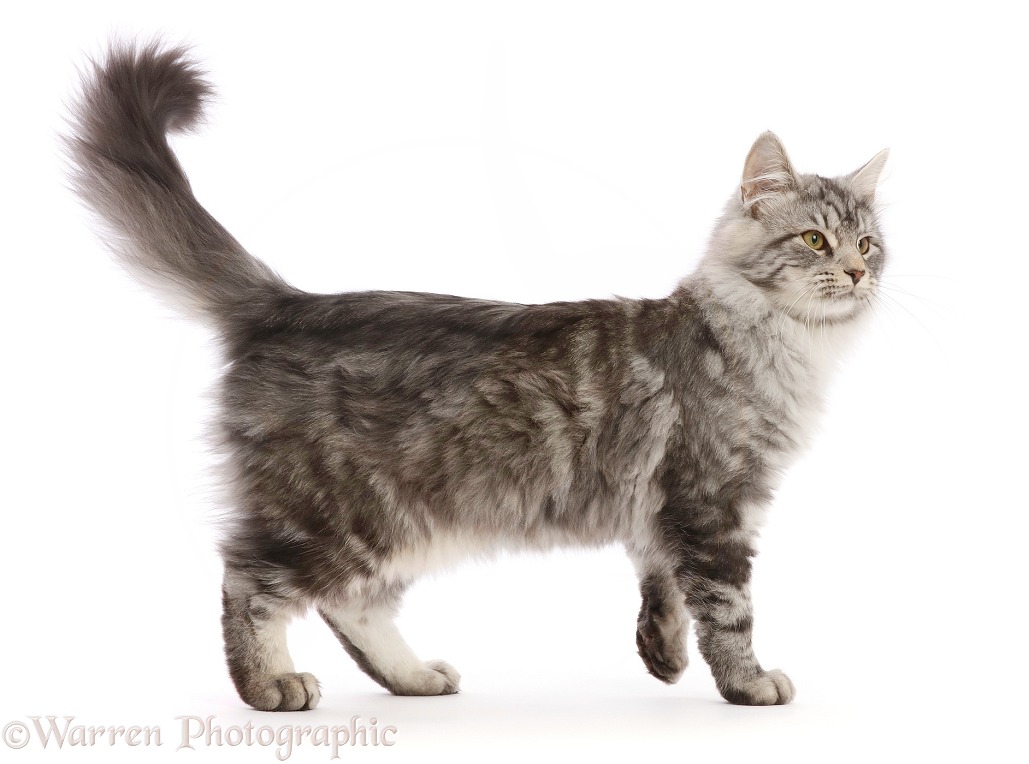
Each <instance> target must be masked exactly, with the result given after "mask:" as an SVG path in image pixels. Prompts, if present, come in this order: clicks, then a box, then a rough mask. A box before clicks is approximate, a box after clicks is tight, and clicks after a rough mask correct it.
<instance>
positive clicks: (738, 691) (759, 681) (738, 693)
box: [722, 669, 797, 706]
mask: <svg viewBox="0 0 1029 764" xmlns="http://www.w3.org/2000/svg"><path fill="white" fill-rule="evenodd" d="M796 694H797V690H796V689H795V688H794V687H793V682H791V681H790V678H789V677H788V676H786V675H785V674H784V673H782V672H781V671H779V669H774V670H772V671H765V672H764V673H762V674H758V675H757V676H755V677H754V678H752V679H749V680H747V681H746V682H744V683H743V684H741V685H739V686H738V687H730V688H726V689H723V690H722V697H724V698H725V699H726V700H727V701H729V702H730V703H736V704H737V705H741V706H781V705H783V704H786V703H789V702H790V701H791V700H793V697H794V696H795V695H796Z"/></svg>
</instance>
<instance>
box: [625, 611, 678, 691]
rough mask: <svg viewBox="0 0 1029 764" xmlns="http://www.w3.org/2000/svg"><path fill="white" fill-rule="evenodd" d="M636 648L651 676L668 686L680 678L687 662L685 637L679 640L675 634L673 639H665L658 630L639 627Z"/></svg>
mask: <svg viewBox="0 0 1029 764" xmlns="http://www.w3.org/2000/svg"><path fill="white" fill-rule="evenodd" d="M636 648H637V651H638V652H639V655H640V657H641V658H642V659H643V665H645V666H646V667H647V671H649V672H650V674H651V675H652V676H655V677H657V678H658V679H660V680H661V681H662V682H667V683H668V684H675V683H676V682H678V681H679V679H681V678H682V674H683V672H684V671H685V670H686V665H687V663H688V662H689V660H688V658H687V655H686V640H685V636H683V637H682V639H680V638H679V635H678V634H676V635H675V638H674V639H666V638H665V636H664V634H663V633H662V632H661V631H660V630H657V629H652V628H647V627H646V626H644V625H641V626H640V627H639V628H638V629H637V630H636Z"/></svg>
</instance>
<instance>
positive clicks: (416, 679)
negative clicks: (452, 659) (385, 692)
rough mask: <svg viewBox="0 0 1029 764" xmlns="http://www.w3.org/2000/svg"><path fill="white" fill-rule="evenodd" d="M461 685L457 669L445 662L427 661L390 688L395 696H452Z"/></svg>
mask: <svg viewBox="0 0 1029 764" xmlns="http://www.w3.org/2000/svg"><path fill="white" fill-rule="evenodd" d="M460 683H461V675H460V674H458V673H457V669H455V668H454V667H453V666H451V665H450V664H449V663H446V662H445V661H429V662H428V663H425V664H423V665H422V667H421V668H420V669H419V670H417V671H415V672H414V673H413V674H410V675H408V676H405V677H404V678H403V680H402V681H400V682H396V683H394V684H392V685H391V686H390V690H392V692H393V693H394V694H395V695H453V694H454V693H455V692H457V690H458V686H459V685H460Z"/></svg>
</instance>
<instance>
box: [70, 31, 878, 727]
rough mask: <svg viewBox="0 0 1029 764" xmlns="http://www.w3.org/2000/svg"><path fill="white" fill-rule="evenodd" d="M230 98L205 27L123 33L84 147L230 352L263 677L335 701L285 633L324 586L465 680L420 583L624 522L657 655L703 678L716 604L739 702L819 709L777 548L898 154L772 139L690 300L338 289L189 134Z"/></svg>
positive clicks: (376, 658)
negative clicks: (820, 156)
mask: <svg viewBox="0 0 1029 764" xmlns="http://www.w3.org/2000/svg"><path fill="white" fill-rule="evenodd" d="M210 92H211V91H210V87H209V86H208V84H207V83H206V81H205V80H204V77H203V75H202V74H201V72H200V70H199V68H198V67H197V65H196V64H195V63H194V62H193V61H191V59H190V58H189V56H188V54H187V52H186V51H185V50H184V49H182V48H166V47H162V46H161V45H159V44H150V45H145V46H129V45H122V46H116V47H113V48H112V49H111V50H110V51H109V53H108V54H107V55H106V57H104V58H103V59H102V60H101V61H99V62H97V63H95V64H93V65H92V68H91V69H90V71H89V72H88V73H87V74H86V75H85V77H84V82H83V88H82V93H81V96H80V98H79V100H78V103H77V106H76V111H75V120H74V125H73V130H72V132H71V134H70V135H69V136H68V138H67V146H68V150H69V154H70V156H71V158H72V160H73V163H74V167H75V171H74V176H73V182H74V184H75V188H76V190H77V191H78V193H79V195H80V196H81V197H82V198H83V199H84V200H85V201H86V202H87V203H88V204H89V205H90V206H91V207H92V209H94V210H95V211H96V212H97V213H98V215H99V216H100V218H101V219H102V220H103V221H104V222H105V223H106V224H107V226H108V229H109V230H108V236H107V242H108V244H109V246H110V248H111V249H112V251H113V252H114V254H115V255H116V256H117V257H118V258H119V259H120V261H121V262H122V263H124V264H125V265H126V266H127V267H128V268H129V269H130V270H131V271H132V272H133V273H135V274H136V275H137V276H139V277H140V278H142V279H143V280H144V281H145V282H146V283H148V284H150V285H152V286H154V287H155V288H157V289H159V290H160V291H161V292H162V294H164V295H166V296H167V295H170V296H171V298H172V299H173V301H174V302H176V304H179V305H182V306H184V307H185V308H186V310H188V311H189V312H190V314H191V315H194V316H196V317H198V318H200V319H202V320H204V321H206V322H207V323H208V324H209V325H210V326H211V327H212V329H213V331H214V332H215V333H216V335H217V337H218V339H219V340H220V343H221V347H222V349H223V352H224V354H225V362H226V372H225V374H224V377H223V379H222V381H221V386H220V403H221V405H220V414H219V416H218V421H217V425H218V432H219V438H220V443H221V446H222V447H223V448H224V451H225V455H226V459H227V465H228V469H229V476H228V482H229V486H230V489H231V495H232V509H231V511H232V518H233V522H232V523H231V526H230V527H229V529H228V531H227V533H226V535H225V538H224V540H223V542H222V555H223V557H224V562H225V582H224V587H223V600H224V615H223V620H222V622H223V631H224V636H225V649H226V656H227V661H228V665H229V672H230V674H231V676H232V679H233V681H234V683H235V685H236V688H237V690H238V691H239V694H240V696H241V697H242V699H243V700H244V701H245V702H247V703H249V704H250V705H252V706H253V707H255V708H258V709H262V710H297V709H306V708H312V707H314V706H315V705H316V704H317V702H318V700H319V697H320V690H319V686H318V683H317V682H316V681H315V679H314V677H313V676H312V675H311V674H308V673H301V672H297V671H296V669H295V668H294V666H293V661H292V658H291V657H290V655H289V653H288V651H287V649H286V645H285V636H284V635H285V628H286V624H287V622H288V620H289V619H290V617H291V616H293V615H294V614H296V613H298V612H302V611H304V610H306V609H308V608H310V607H312V606H314V607H316V608H317V609H318V610H319V612H320V613H321V615H322V617H323V618H324V619H325V621H326V622H327V623H328V625H329V626H330V628H331V629H332V630H333V632H334V633H335V634H336V636H337V637H338V638H339V640H340V642H341V643H342V644H343V646H344V648H345V649H346V650H347V652H348V653H349V654H350V655H351V656H352V657H353V658H354V659H355V660H356V662H357V663H358V665H359V666H360V667H361V668H362V669H363V670H364V671H365V672H366V673H367V674H368V675H369V676H370V677H371V678H372V679H373V680H375V681H376V682H378V683H379V684H381V685H382V686H383V687H385V688H387V689H388V690H390V691H391V692H394V693H397V694H416V695H432V694H448V693H452V692H456V691H457V689H458V685H459V679H460V677H459V675H458V673H457V672H456V671H455V670H454V669H453V667H451V666H450V665H449V664H446V663H444V662H442V661H428V662H423V661H422V660H420V659H418V658H417V657H416V656H415V654H414V652H413V651H412V650H411V648H409V647H408V646H407V644H406V643H405V642H404V640H403V638H402V637H401V636H400V634H399V632H398V631H397V629H396V626H395V624H394V621H393V617H394V615H395V612H396V609H397V608H398V607H399V603H400V599H401V596H402V594H403V591H404V589H405V588H406V587H407V586H408V585H409V584H410V583H411V581H412V580H414V578H415V577H417V576H418V575H419V574H421V573H422V572H424V571H426V570H428V569H431V568H435V567H440V566H443V565H446V564H448V563H451V562H453V561H454V560H456V559H459V558H461V557H463V556H467V555H471V554H477V555H478V554H485V553H489V552H491V551H495V550H498V549H547V548H552V547H555V546H561V545H576V546H584V545H586V546H597V545H603V544H610V543H621V544H622V545H624V547H625V549H626V551H627V553H628V554H629V556H630V558H631V559H632V561H633V563H634V564H635V566H636V569H637V571H638V574H639V578H640V588H641V594H642V607H641V610H640V614H639V619H638V622H637V625H636V631H637V635H636V642H637V649H638V651H639V654H640V656H641V657H642V658H643V661H644V664H645V666H646V667H647V669H648V670H649V671H650V672H651V673H652V674H653V675H654V676H656V677H657V678H659V679H661V680H663V681H666V682H675V681H676V680H678V678H679V677H680V676H681V674H682V672H683V670H684V669H685V667H686V662H687V658H686V630H687V624H688V621H689V620H691V619H692V620H694V621H695V622H696V629H697V632H698V638H699V646H700V650H701V653H702V654H703V656H704V658H705V659H706V660H707V662H708V664H709V665H710V667H711V670H712V673H713V675H714V678H715V681H716V683H717V686H718V689H719V691H720V692H721V693H722V695H723V696H724V697H725V698H726V699H727V700H729V701H730V702H733V703H744V704H753V705H768V704H776V703H786V702H789V701H790V700H791V699H792V698H793V695H794V689H793V685H792V683H791V682H790V680H789V679H788V678H787V677H786V676H785V674H783V673H782V672H780V671H766V670H764V669H763V668H762V667H761V666H760V664H759V663H758V661H757V659H756V657H755V655H754V652H753V648H752V645H751V630H752V623H753V617H752V606H751V601H750V587H749V583H750V572H751V557H752V556H753V554H754V547H753V540H754V537H755V534H756V529H757V525H758V522H759V520H760V516H761V513H762V511H763V509H764V507H765V506H766V505H767V504H768V503H769V501H770V499H771V495H772V490H773V489H774V487H775V484H776V481H777V480H778V478H779V476H780V474H781V472H782V470H783V469H784V468H785V467H786V466H787V464H788V463H789V462H790V461H791V460H792V458H793V457H794V456H795V455H796V454H797V452H798V450H799V449H800V448H801V447H802V446H803V445H804V443H805V441H806V440H807V438H808V436H809V434H810V432H811V424H812V422H813V419H814V415H815V414H816V413H817V410H818V408H819V406H820V403H821V391H822V389H823V387H824V384H825V381H826V379H827V376H828V374H829V372H830V371H831V369H832V367H833V366H834V364H835V360H836V358H837V356H838V354H839V353H840V352H841V351H843V350H845V349H846V347H847V346H848V344H850V342H851V341H852V340H853V338H854V336H855V334H856V333H858V332H860V330H861V327H862V326H863V321H862V319H863V317H864V316H866V315H867V314H868V306H869V302H870V301H871V300H872V298H873V297H874V295H875V292H876V289H877V286H878V278H879V275H880V273H881V271H882V267H883V263H884V260H885V256H886V252H885V247H884V244H883V240H882V236H881V233H880V230H879V226H878V221H877V215H876V209H875V204H874V196H875V188H876V184H877V181H878V178H879V174H880V171H881V169H882V166H883V164H884V162H885V159H886V154H885V152H882V153H880V154H879V155H877V156H876V157H875V158H874V159H873V160H872V161H871V162H869V163H868V164H866V165H865V166H863V167H862V168H860V169H859V170H857V171H856V172H854V173H852V174H851V175H848V176H844V177H841V178H823V177H819V176H816V175H804V174H799V173H797V172H796V171H795V170H794V169H793V167H792V165H791V163H790V161H789V159H788V157H787V155H786V152H785V150H784V149H783V148H782V144H781V143H780V142H779V140H778V139H777V138H776V137H775V136H774V135H772V134H771V133H765V134H764V135H762V136H760V137H759V138H758V140H757V142H756V143H755V144H754V146H753V148H752V149H751V152H750V154H749V155H748V157H747V160H746V162H745V165H744V173H743V179H742V181H741V184H740V186H739V188H738V190H737V192H736V193H735V194H734V195H733V197H732V198H731V199H730V201H729V203H728V204H727V206H726V208H725V212H724V214H723V216H722V218H721V219H720V221H719V223H718V225H717V227H716V229H715V232H714V234H713V236H712V239H711V242H710V244H709V246H708V249H707V251H706V253H705V255H704V257H703V259H702V261H701V264H700V266H699V267H698V269H697V270H696V271H695V272H694V273H693V274H692V275H691V276H689V277H688V278H686V279H684V280H683V281H682V282H681V284H680V285H679V286H678V288H677V289H676V290H675V291H674V292H673V293H672V294H671V295H669V296H668V297H665V298H663V299H645V300H628V299H608V300H589V301H585V302H567V303H553V304H545V305H519V304H509V303H498V302H489V301H484V300H473V299H467V298H462V297H451V296H442V295H431V294H416V293H401V292H361V293H343V294H334V295H321V294H309V293H305V292H302V291H300V290H298V289H296V288H294V287H292V286H290V285H289V284H287V283H286V282H285V281H283V280H282V279H281V278H279V277H278V276H277V275H275V274H274V273H273V272H272V271H271V270H270V269H269V268H268V267H267V266H265V265H264V264H263V263H261V262H259V261H258V260H256V259H255V258H253V257H251V256H250V255H249V254H248V253H247V252H246V251H245V250H244V249H243V247H242V246H241V245H240V244H239V243H238V242H237V241H236V240H235V239H234V238H233V237H232V236H231V235H230V234H229V233H228V232H226V231H225V229H223V228H222V226H221V225H220V224H218V222H217V221H216V220H215V219H214V218H213V217H212V216H211V215H210V214H208V212H207V211H206V210H204V208H203V207H201V206H200V204H199V203H198V202H197V200H196V199H195V198H194V196H193V193H192V191H191V189H190V185H189V182H188V180H187V179H186V176H185V174H184V173H183V171H182V169H181V167H180V166H179V163H178V161H177V160H176V158H175V156H174V154H173V153H172V151H171V149H170V148H169V146H168V143H167V139H166V135H167V133H168V132H170V131H176V130H178V131H184V130H189V129H191V128H192V127H193V126H195V125H196V123H197V121H198V120H199V119H200V116H201V112H202V107H203V104H204V101H205V100H206V99H207V98H208V97H209V95H210ZM812 233H818V234H819V235H820V236H821V237H822V238H821V239H819V238H818V237H812V235H811V234H812ZM819 243H821V244H822V245H823V246H821V247H819V246H817V245H818V244H819Z"/></svg>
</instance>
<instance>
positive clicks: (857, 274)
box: [844, 270, 865, 284]
mask: <svg viewBox="0 0 1029 764" xmlns="http://www.w3.org/2000/svg"><path fill="white" fill-rule="evenodd" d="M844 273H847V274H849V275H850V280H851V281H853V282H854V283H855V284H856V283H858V282H859V281H861V277H862V276H864V275H865V272H864V271H859V270H847V271H844Z"/></svg>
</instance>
